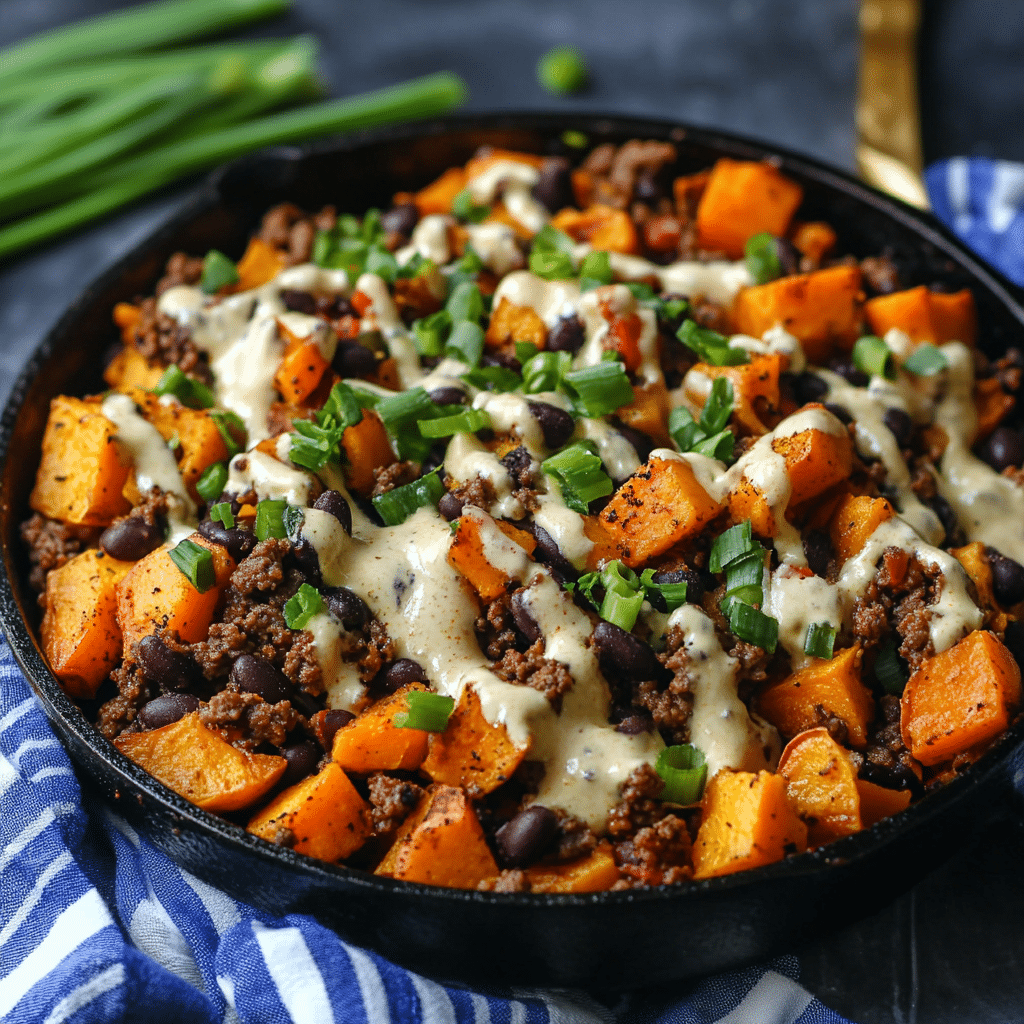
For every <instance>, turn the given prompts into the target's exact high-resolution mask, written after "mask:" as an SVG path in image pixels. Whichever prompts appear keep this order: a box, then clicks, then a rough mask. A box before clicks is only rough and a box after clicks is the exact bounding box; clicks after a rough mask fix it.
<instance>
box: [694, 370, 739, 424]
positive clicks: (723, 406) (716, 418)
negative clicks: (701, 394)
mask: <svg viewBox="0 0 1024 1024" xmlns="http://www.w3.org/2000/svg"><path fill="white" fill-rule="evenodd" d="M732 405H733V389H732V381H731V380H729V378H728V377H716V378H715V379H714V380H713V381H712V382H711V393H710V394H709V395H708V399H707V401H706V402H705V403H704V408H703V409H702V410H701V414H700V429H701V430H703V431H704V433H705V434H709V435H710V434H717V433H718V432H719V431H720V430H722V429H723V428H724V427H725V425H726V424H727V423H728V422H729V417H730V416H731V415H732Z"/></svg>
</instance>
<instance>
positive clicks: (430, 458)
mask: <svg viewBox="0 0 1024 1024" xmlns="http://www.w3.org/2000/svg"><path fill="white" fill-rule="evenodd" d="M447 454H448V438H447V437H443V438H441V440H439V441H435V442H434V443H433V444H432V445H431V446H430V451H429V452H427V457H426V458H425V459H424V460H423V464H422V465H421V467H420V472H421V475H422V476H426V475H427V474H428V473H433V472H434V470H435V469H440V468H441V467H442V466H443V465H444V457H445V455H447ZM444 479H445V475H444V473H442V474H441V482H442V483H443V482H444Z"/></svg>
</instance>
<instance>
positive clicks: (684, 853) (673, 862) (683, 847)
mask: <svg viewBox="0 0 1024 1024" xmlns="http://www.w3.org/2000/svg"><path fill="white" fill-rule="evenodd" d="M691 845H692V844H691V841H690V833H689V832H688V831H687V828H686V822H685V821H683V819H682V818H678V817H676V815H674V814H667V815H666V816H665V817H664V818H662V819H661V820H660V821H657V822H655V824H653V825H648V826H646V827H645V828H641V829H639V830H638V831H637V833H636V835H634V836H633V838H632V839H625V840H623V841H622V842H620V843H616V844H615V860H616V863H617V864H618V865H619V870H620V871H621V872H622V874H623V875H625V876H626V879H629V882H628V883H627V884H626V885H623V884H622V883H619V884H618V885H617V886H616V888H626V887H627V886H629V885H630V883H631V885H632V886H647V885H673V884H675V883H678V882H685V881H686V880H687V879H688V878H690V877H691V876H692V875H693V871H692V869H691V867H690V850H691Z"/></svg>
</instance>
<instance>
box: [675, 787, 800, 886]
mask: <svg viewBox="0 0 1024 1024" xmlns="http://www.w3.org/2000/svg"><path fill="white" fill-rule="evenodd" d="M806 849H807V826H806V825H805V824H804V823H803V822H802V821H801V820H800V817H799V815H798V814H797V813H796V810H795V808H794V807H793V805H792V804H791V803H790V801H789V798H788V797H787V796H786V781H785V779H783V778H782V776H781V775H773V774H772V773H771V772H766V771H762V772H758V773H757V774H756V775H755V774H752V773H750V772H733V771H729V770H727V769H725V770H722V771H720V772H718V773H717V774H716V775H715V776H714V778H712V779H711V781H710V782H708V784H707V788H706V789H705V791H704V800H703V810H702V814H701V824H700V830H699V831H698V832H697V839H696V841H695V842H694V844H693V877H694V878H695V879H699V878H712V877H714V876H716V875H729V874H733V873H734V872H736V871H746V870H747V869H748V868H756V867H761V865H763V864H771V863H773V862H774V861H777V860H782V858H783V857H785V856H786V854H787V853H803V851H804V850H806Z"/></svg>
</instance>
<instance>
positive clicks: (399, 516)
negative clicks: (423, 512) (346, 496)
mask: <svg viewBox="0 0 1024 1024" xmlns="http://www.w3.org/2000/svg"><path fill="white" fill-rule="evenodd" d="M443 495H444V484H443V483H441V478H440V476H438V474H437V473H436V472H434V473H428V474H427V475H426V476H421V477H420V478H419V480H414V481H413V482H412V483H411V484H403V485H402V486H401V487H395V488H394V489H393V490H390V491H385V492H384V493H383V494H378V495H377V497H376V498H374V499H373V506H374V508H376V509H377V512H378V513H379V514H380V517H381V519H383V520H384V525H385V526H398V525H400V524H401V523H404V522H405V521H406V519H408V518H409V516H411V515H412V514H413V513H414V512H415V511H416V510H417V509H420V508H425V507H426V506H428V505H436V504H437V503H438V502H439V501H440V500H441V497H442V496H443Z"/></svg>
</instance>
